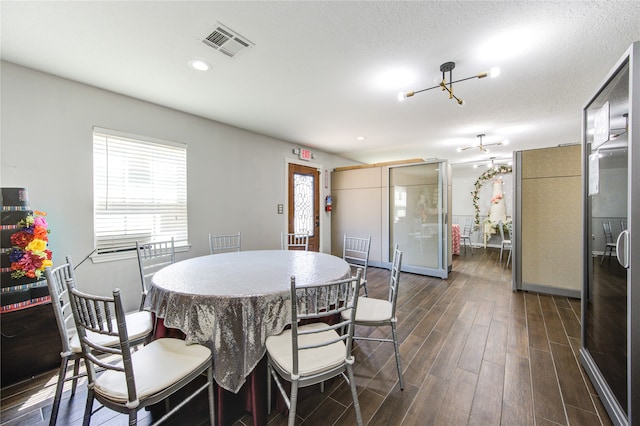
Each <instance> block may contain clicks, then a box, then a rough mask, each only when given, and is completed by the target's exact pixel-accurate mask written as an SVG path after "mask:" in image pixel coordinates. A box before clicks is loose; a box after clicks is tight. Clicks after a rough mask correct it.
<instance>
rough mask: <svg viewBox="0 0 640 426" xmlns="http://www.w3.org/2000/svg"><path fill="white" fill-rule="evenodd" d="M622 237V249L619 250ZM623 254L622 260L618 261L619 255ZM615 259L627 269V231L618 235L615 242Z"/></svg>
mask: <svg viewBox="0 0 640 426" xmlns="http://www.w3.org/2000/svg"><path fill="white" fill-rule="evenodd" d="M623 235H624V247H623V249H622V250H620V243H621V242H622V239H623V238H622V236H623ZM621 253H622V254H623V258H622V259H620V254H621ZM616 258H617V259H618V263H619V264H620V265H621V266H622V267H623V268H625V269H629V231H628V230H626V229H625V230H624V231H622V232H621V233H620V235H618V239H617V240H616Z"/></svg>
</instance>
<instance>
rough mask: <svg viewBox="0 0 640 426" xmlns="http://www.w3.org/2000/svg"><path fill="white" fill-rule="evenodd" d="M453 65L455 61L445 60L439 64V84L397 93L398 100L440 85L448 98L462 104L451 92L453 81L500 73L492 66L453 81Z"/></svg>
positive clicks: (457, 81)
mask: <svg viewBox="0 0 640 426" xmlns="http://www.w3.org/2000/svg"><path fill="white" fill-rule="evenodd" d="M455 67H456V63H455V62H445V63H444V64H442V65H440V71H441V72H442V81H441V82H440V84H438V85H437V86H433V87H427V88H426V89H421V90H415V91H411V92H403V93H399V94H398V100H399V101H403V100H405V99H406V98H410V97H412V96H414V95H415V94H416V93H421V92H426V91H427V90H432V89H437V88H438V87H440V88H441V89H442V91H443V92H444V91H446V92H447V93H449V99H455V101H456V102H457V104H458V105H460V106H463V105H464V101H463V100H462V99H460V98H459V97H457V96H456V95H455V94H454V93H453V84H454V83H460V82H461V81H466V80H471V79H474V78H485V77H487V76H491V77H497V76H498V75H499V74H500V69H498V68H492V69H491V71H485V72H481V73H480V74H477V75H474V76H471V77H467V78H462V79H460V80H456V81H453V69H454V68H455ZM446 73H449V81H448V82H447V76H446Z"/></svg>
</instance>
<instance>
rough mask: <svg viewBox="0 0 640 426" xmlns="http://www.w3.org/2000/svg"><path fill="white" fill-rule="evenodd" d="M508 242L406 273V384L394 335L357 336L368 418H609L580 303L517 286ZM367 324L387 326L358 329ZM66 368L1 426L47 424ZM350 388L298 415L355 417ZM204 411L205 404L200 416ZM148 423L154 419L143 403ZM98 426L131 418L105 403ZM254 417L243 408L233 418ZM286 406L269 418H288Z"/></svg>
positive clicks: (79, 405) (312, 396)
mask: <svg viewBox="0 0 640 426" xmlns="http://www.w3.org/2000/svg"><path fill="white" fill-rule="evenodd" d="M497 254H498V251H497V250H493V249H487V250H481V249H476V250H474V252H473V254H471V252H467V254H466V255H465V254H463V255H461V256H454V261H453V272H452V273H451V275H450V276H449V279H447V280H441V279H439V278H430V277H424V276H420V275H413V274H407V273H403V274H402V275H401V282H400V295H399V299H398V311H399V312H398V321H399V322H398V330H399V339H400V341H401V346H400V350H401V353H402V366H403V370H404V381H405V389H404V390H403V391H401V390H400V388H399V386H398V377H397V372H396V366H395V360H394V356H393V346H392V345H391V344H388V343H377V342H364V341H360V342H356V343H355V345H354V352H355V356H356V364H355V375H356V383H357V387H358V392H359V401H360V406H361V411H362V416H363V419H364V423H365V424H366V425H517V426H521V425H522V426H525V425H580V426H585V425H610V424H611V422H610V420H609V418H608V416H607V414H606V412H605V411H604V408H603V406H602V403H601V402H600V400H599V398H598V396H597V395H596V393H595V390H594V389H593V387H592V386H591V383H590V382H589V379H588V378H587V376H586V374H585V372H584V370H583V369H582V368H581V366H580V364H579V361H578V357H577V355H578V349H579V347H580V301H579V300H577V299H571V298H567V297H555V296H548V295H542V294H535V293H526V292H515V293H514V292H512V290H511V271H510V269H503V268H502V267H501V265H500V264H498V263H497V262H496V258H497ZM367 278H368V287H369V294H370V296H372V297H386V292H387V286H388V280H389V271H387V270H384V269H378V268H370V270H369V272H368V274H367ZM358 331H359V332H360V333H361V334H365V335H366V334H370V335H378V336H381V335H387V334H390V333H389V332H388V331H387V330H383V329H367V328H359V329H358ZM55 373H56V372H55V371H52V372H51V373H49V374H46V375H42V376H40V377H37V378H35V379H33V380H30V381H28V382H24V383H21V384H18V385H14V386H11V387H8V388H6V389H2V396H1V397H2V405H1V411H0V415H1V422H2V424H3V425H5V424H7V425H41V424H48V420H49V412H50V409H51V403H52V395H53V392H54V388H55V381H56V374H55ZM69 389H70V386H69V387H67V385H65V394H64V399H63V401H62V404H61V408H60V414H59V422H58V424H62V425H79V424H81V421H82V412H83V410H84V402H85V395H86V394H85V393H84V391H83V390H82V389H83V387H82V386H81V387H80V388H79V391H78V392H77V393H76V395H75V397H73V398H72V399H70V397H69ZM351 401H352V400H351V395H350V392H349V388H348V386H346V384H345V383H344V382H343V381H342V380H341V379H335V380H332V381H330V382H328V383H327V384H326V387H325V392H324V393H320V390H319V389H316V388H313V389H311V390H310V392H308V393H307V395H306V396H305V398H304V399H303V400H301V401H300V402H299V405H298V416H299V423H300V424H304V425H323V426H324V425H332V424H333V425H353V424H355V415H354V413H353V407H352V402H351ZM198 413H200V414H198ZM138 419H139V424H142V425H146V424H150V423H151V420H152V415H151V414H149V413H148V412H145V411H142V412H140V413H139V416H138ZM171 423H172V424H180V425H192V424H206V423H208V418H207V416H206V411H205V412H204V413H202V410H200V411H199V412H198V410H193V409H190V408H187V409H185V410H184V413H180V414H178V415H177V418H176V419H174V421H173V422H171ZM91 424H92V425H100V424H108V425H112V424H114V425H120V424H122V425H124V424H127V419H126V417H125V416H122V415H116V414H114V413H113V412H111V411H109V410H107V409H103V410H101V411H100V412H99V414H96V415H94V417H93V418H92V422H91ZM250 424H252V420H251V416H250V415H248V414H247V415H244V416H243V417H241V418H239V419H237V420H236V421H235V425H250ZM285 424H286V418H285V417H283V416H282V415H280V414H279V413H277V412H275V411H274V412H272V414H271V415H270V416H269V425H285Z"/></svg>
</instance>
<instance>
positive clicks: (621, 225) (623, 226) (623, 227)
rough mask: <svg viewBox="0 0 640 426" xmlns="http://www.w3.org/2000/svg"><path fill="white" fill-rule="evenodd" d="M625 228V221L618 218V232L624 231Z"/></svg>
mask: <svg viewBox="0 0 640 426" xmlns="http://www.w3.org/2000/svg"><path fill="white" fill-rule="evenodd" d="M625 229H627V221H626V220H624V219H620V232H622V231H624V230H625Z"/></svg>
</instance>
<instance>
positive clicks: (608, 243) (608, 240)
mask: <svg viewBox="0 0 640 426" xmlns="http://www.w3.org/2000/svg"><path fill="white" fill-rule="evenodd" d="M602 230H603V231H604V242H605V245H604V252H603V253H602V259H600V264H601V265H602V262H603V261H604V258H605V257H606V256H607V255H608V256H609V262H611V255H612V254H613V253H614V252H615V250H616V242H615V241H614V240H613V233H612V232H611V221H606V222H605V221H602Z"/></svg>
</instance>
